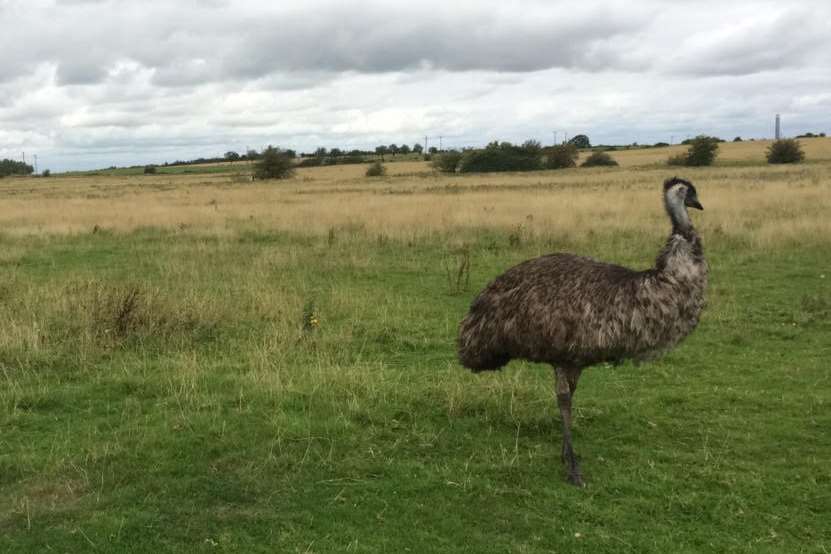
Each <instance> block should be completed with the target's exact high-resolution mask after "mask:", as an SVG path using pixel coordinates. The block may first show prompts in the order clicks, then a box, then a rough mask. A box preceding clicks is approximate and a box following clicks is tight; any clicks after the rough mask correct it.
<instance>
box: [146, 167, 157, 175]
mask: <svg viewBox="0 0 831 554" xmlns="http://www.w3.org/2000/svg"><path fill="white" fill-rule="evenodd" d="M144 174H145V175H155V174H156V166H155V165H146V166H144Z"/></svg>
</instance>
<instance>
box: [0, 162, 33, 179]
mask: <svg viewBox="0 0 831 554" xmlns="http://www.w3.org/2000/svg"><path fill="white" fill-rule="evenodd" d="M34 171H35V168H34V167H32V166H31V165H29V164H27V163H25V162H18V161H15V160H9V159H4V160H3V161H0V177H6V176H7V175H31V174H32V173H33V172H34Z"/></svg>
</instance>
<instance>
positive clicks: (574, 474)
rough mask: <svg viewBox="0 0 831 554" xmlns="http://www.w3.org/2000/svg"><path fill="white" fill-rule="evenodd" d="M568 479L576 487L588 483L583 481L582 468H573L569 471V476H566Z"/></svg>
mask: <svg viewBox="0 0 831 554" xmlns="http://www.w3.org/2000/svg"><path fill="white" fill-rule="evenodd" d="M566 481H568V482H569V483H571V484H572V485H574V486H575V487H585V486H586V483H584V482H583V476H582V475H581V474H580V470H579V469H577V470H571V471H569V472H568V477H566Z"/></svg>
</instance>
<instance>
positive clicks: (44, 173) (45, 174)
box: [42, 169, 52, 177]
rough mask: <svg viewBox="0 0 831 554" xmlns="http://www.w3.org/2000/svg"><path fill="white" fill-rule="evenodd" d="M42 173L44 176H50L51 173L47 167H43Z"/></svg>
mask: <svg viewBox="0 0 831 554" xmlns="http://www.w3.org/2000/svg"><path fill="white" fill-rule="evenodd" d="M42 175H43V176H44V177H50V176H51V175H52V172H51V171H49V170H48V169H44V170H43V173H42Z"/></svg>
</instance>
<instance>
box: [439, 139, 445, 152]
mask: <svg viewBox="0 0 831 554" xmlns="http://www.w3.org/2000/svg"><path fill="white" fill-rule="evenodd" d="M443 139H444V136H442V135H439V152H444V146H443V144H442V140H443Z"/></svg>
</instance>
